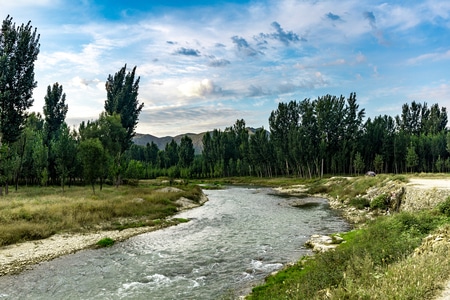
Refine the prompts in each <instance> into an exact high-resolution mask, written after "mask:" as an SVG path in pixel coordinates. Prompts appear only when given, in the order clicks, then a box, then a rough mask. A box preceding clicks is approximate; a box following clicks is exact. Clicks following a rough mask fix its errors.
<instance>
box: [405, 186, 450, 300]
mask: <svg viewBox="0 0 450 300" xmlns="http://www.w3.org/2000/svg"><path fill="white" fill-rule="evenodd" d="M408 186H413V187H415V188H419V189H427V190H431V189H437V190H450V179H434V178H430V179H429V178H411V179H410V180H409V183H408ZM449 299H450V280H449V281H447V284H446V285H445V289H444V291H443V292H442V293H441V294H440V295H439V296H438V297H437V298H435V300H449Z"/></svg>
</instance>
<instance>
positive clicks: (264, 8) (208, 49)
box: [0, 0, 450, 137]
mask: <svg viewBox="0 0 450 300" xmlns="http://www.w3.org/2000/svg"><path fill="white" fill-rule="evenodd" d="M0 12H1V14H0V16H1V17H2V20H4V19H5V18H6V16H7V15H8V14H9V15H11V16H12V17H13V21H14V22H15V23H16V24H17V25H19V24H22V23H26V22H28V21H29V20H31V24H32V26H33V27H36V28H37V30H38V33H39V34H40V35H41V38H40V44H41V48H40V49H41V51H40V54H39V56H38V60H37V62H36V65H35V72H36V80H37V81H38V87H37V88H36V89H35V90H34V99H35V102H34V106H33V108H32V110H33V111H40V112H42V107H43V105H44V96H45V93H46V89H47V86H49V85H52V84H53V83H55V82H58V83H60V84H62V85H63V89H64V92H65V93H66V95H67V102H68V105H69V112H68V115H67V122H68V123H69V124H70V125H74V126H78V124H79V123H80V121H82V120H86V121H87V120H93V119H97V118H98V115H99V114H100V113H101V112H102V111H103V105H104V100H105V98H106V92H105V81H106V79H107V77H108V75H109V74H114V73H116V72H117V71H118V70H119V69H120V68H121V67H123V66H124V65H125V64H127V66H128V67H129V68H132V67H134V66H137V71H136V73H137V75H139V76H140V77H141V81H140V88H139V92H140V94H139V101H140V102H143V103H144V105H145V106H144V110H143V111H142V113H141V115H140V120H139V125H138V128H137V132H139V133H149V134H153V135H156V136H160V137H162V136H166V135H172V136H173V135H177V134H181V133H187V132H193V133H199V132H202V131H208V130H212V129H214V128H218V129H224V128H225V127H228V126H231V125H233V124H234V122H235V121H236V120H237V119H244V120H245V121H246V124H247V126H251V127H261V126H264V127H265V128H266V129H267V128H268V117H269V115H270V112H271V111H273V110H275V109H276V108H277V105H278V103H279V102H288V101H290V100H298V101H301V100H303V99H305V98H311V99H315V98H317V97H318V96H323V95H326V94H331V95H336V96H339V95H344V96H347V97H348V95H349V94H350V93H351V92H356V94H357V99H358V103H359V104H360V107H361V108H365V109H366V115H367V116H368V117H374V116H377V115H380V114H381V115H382V114H388V115H391V116H395V115H397V114H400V111H401V106H402V104H404V103H407V102H408V103H409V102H411V101H413V100H416V101H419V102H427V103H428V104H429V105H431V104H434V103H438V104H439V105H440V106H445V107H447V108H448V109H450V2H449V1H442V0H420V1H415V0H410V1H404V0H398V1H378V0H366V1H365V0H340V1H334V0H332V1H331V0H330V1H327V0H323V1H318V0H263V1H245V0H244V1H237V0H233V1H227V0H217V1H206V0H189V1H186V0H182V1H178V0H164V1H156V0H147V1H129V0H126V1H125V0H124V1H122V0H116V1H109V0H13V1H11V0H0Z"/></svg>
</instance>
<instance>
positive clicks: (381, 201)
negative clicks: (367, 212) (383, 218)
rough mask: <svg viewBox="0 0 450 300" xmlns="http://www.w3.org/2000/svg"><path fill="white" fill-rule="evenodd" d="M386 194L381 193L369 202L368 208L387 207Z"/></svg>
mask: <svg viewBox="0 0 450 300" xmlns="http://www.w3.org/2000/svg"><path fill="white" fill-rule="evenodd" d="M387 200H388V199H387V195H386V194H381V195H379V196H378V197H376V198H375V199H373V200H372V201H371V202H370V208H372V209H377V208H379V209H386V208H387V207H388V201H387Z"/></svg>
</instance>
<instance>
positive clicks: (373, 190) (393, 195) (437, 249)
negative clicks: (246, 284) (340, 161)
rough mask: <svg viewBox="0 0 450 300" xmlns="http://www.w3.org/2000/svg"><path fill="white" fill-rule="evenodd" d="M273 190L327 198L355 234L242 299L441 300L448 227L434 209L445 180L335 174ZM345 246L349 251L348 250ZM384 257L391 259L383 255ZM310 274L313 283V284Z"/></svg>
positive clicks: (446, 188)
mask: <svg viewBox="0 0 450 300" xmlns="http://www.w3.org/2000/svg"><path fill="white" fill-rule="evenodd" d="M278 190H279V191H280V192H282V193H288V194H290V195H294V196H297V197H299V198H300V199H301V197H304V196H305V195H307V194H315V195H319V196H321V197H326V198H328V199H329V203H330V205H331V206H332V207H333V208H335V209H338V210H339V211H341V212H342V215H343V216H344V217H345V218H346V219H347V220H349V221H350V222H351V223H353V224H354V225H355V228H360V229H358V230H355V231H352V232H349V233H348V234H344V235H345V239H346V241H347V243H346V244H344V245H343V246H342V247H338V248H337V250H335V251H331V252H328V253H325V254H320V255H318V256H315V258H314V259H313V260H311V261H309V260H304V261H300V262H299V263H297V264H296V265H294V266H293V267H289V268H287V269H286V270H283V271H281V272H280V273H279V274H277V275H275V276H270V277H269V278H267V280H266V283H265V284H264V285H262V286H259V287H256V288H255V289H254V290H253V293H252V294H251V295H249V297H248V298H249V299H269V298H270V297H275V295H280V294H285V293H287V294H289V295H291V297H294V298H299V299H303V298H305V297H306V298H307V299H324V298H327V299H335V298H337V299H342V298H352V297H356V298H361V297H362V298H364V296H363V295H366V296H367V297H369V298H370V299H386V298H396V299H440V300H441V299H442V300H443V299H448V298H446V297H448V295H449V294H450V290H449V289H448V288H449V287H450V281H448V279H449V278H450V260H449V258H448V255H447V254H448V251H450V225H449V220H448V217H447V218H446V217H445V216H443V215H439V213H438V212H437V211H438V210H437V207H439V205H440V203H442V202H443V201H444V200H445V199H447V198H448V197H449V195H450V180H449V178H448V177H446V176H443V178H440V177H439V178H436V177H434V176H432V177H431V178H428V177H427V178H423V177H422V176H421V177H418V178H411V177H406V176H392V177H390V176H380V178H376V179H375V178H373V179H372V178H343V177H336V178H330V179H328V180H326V181H320V182H319V184H317V185H316V186H314V185H311V184H306V185H297V186H290V187H289V186H283V187H281V188H279V189H278ZM447 202H448V201H447ZM379 216H388V218H378V217H379ZM368 220H374V222H370V223H367V221H368ZM399 226H400V227H399ZM365 241H366V242H367V244H364V243H366V242H365ZM361 245H363V246H361ZM407 245H409V246H407ZM405 247H406V248H405ZM409 247H412V248H409ZM348 249H352V250H351V251H350V253H348ZM400 249H404V250H401V251H400ZM408 249H410V250H408ZM414 249H415V250H414ZM412 250H414V251H412ZM336 251H337V252H338V254H335V252H336ZM389 252H392V254H389V255H387V256H386V253H389ZM352 253H353V254H352ZM400 253H404V254H400ZM347 256H348V257H347ZM334 257H335V258H336V259H338V260H337V261H335V258H334ZM343 257H346V258H345V259H344V260H343ZM380 257H381V258H382V259H381V261H380V260H379V259H380ZM322 262H323V264H322ZM430 266H432V267H431V268H430ZM318 269H319V271H317V270H318ZM330 274H331V275H330ZM343 274H345V275H344V276H343ZM342 276H343V277H342ZM316 277H317V278H318V279H319V278H320V281H318V282H317V281H315V280H314V278H316ZM339 278H340V279H339ZM336 279H337V281H336ZM328 280H329V282H328ZM324 282H328V283H324ZM313 286H316V288H311V287H313ZM299 287H302V288H301V289H299ZM306 287H307V288H306ZM305 295H307V296H305ZM369 295H370V296H369ZM436 297H437V298H436Z"/></svg>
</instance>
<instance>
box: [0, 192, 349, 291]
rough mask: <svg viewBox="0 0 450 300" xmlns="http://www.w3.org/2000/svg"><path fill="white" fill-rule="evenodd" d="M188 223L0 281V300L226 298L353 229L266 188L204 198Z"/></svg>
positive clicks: (323, 209)
mask: <svg viewBox="0 0 450 300" xmlns="http://www.w3.org/2000/svg"><path fill="white" fill-rule="evenodd" d="M205 193H206V194H207V196H208V198H209V201H208V202H207V203H205V205H203V206H202V207H199V208H195V209H192V210H189V211H185V212H182V213H180V214H179V215H177V217H180V218H188V219H191V221H190V222H188V223H183V224H179V225H177V226H173V227H169V228H166V229H162V230H158V231H154V232H149V233H146V234H142V235H139V236H135V237H133V238H130V239H128V240H127V241H124V242H121V243H117V244H115V245H114V246H112V247H110V248H103V249H97V250H84V251H80V252H78V253H75V254H71V255H67V256H64V257H60V258H57V259H55V260H52V261H50V262H44V263H41V264H39V265H37V266H36V267H35V268H33V269H32V270H29V271H25V272H23V273H21V274H19V275H14V276H3V277H0V299H224V298H226V297H229V296H230V295H236V294H242V293H245V292H248V291H249V286H252V285H254V284H255V283H258V282H261V281H262V280H263V279H264V277H266V276H267V275H268V274H270V273H271V272H273V271H275V270H278V269H280V268H281V267H282V266H283V265H284V264H286V263H289V262H293V261H296V260H298V259H299V258H300V257H301V256H303V255H305V254H308V253H310V251H309V250H308V249H305V248H304V243H305V242H306V240H307V239H308V238H309V237H310V235H312V234H330V233H334V232H342V231H346V230H348V229H349V226H348V224H347V223H346V222H345V221H344V220H343V219H342V218H340V217H339V216H338V215H337V214H336V212H334V211H332V210H330V208H329V206H328V204H327V202H326V201H325V200H324V199H317V201H314V202H313V203H312V204H310V205H307V206H304V207H303V208H296V207H291V206H289V205H285V202H286V201H287V199H286V198H283V197H280V196H279V195H276V193H274V192H273V190H271V189H267V188H245V187H228V188H226V189H224V190H207V191H205Z"/></svg>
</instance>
